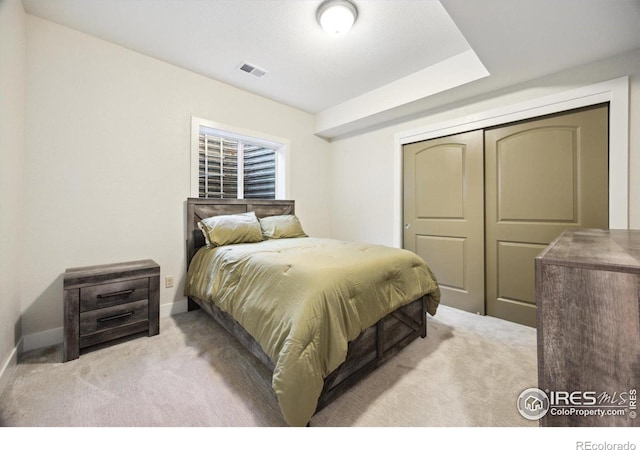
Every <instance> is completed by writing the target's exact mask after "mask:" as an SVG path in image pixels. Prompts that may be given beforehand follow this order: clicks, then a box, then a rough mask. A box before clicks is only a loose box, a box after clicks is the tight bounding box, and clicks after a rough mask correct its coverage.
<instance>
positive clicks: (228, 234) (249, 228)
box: [198, 211, 263, 248]
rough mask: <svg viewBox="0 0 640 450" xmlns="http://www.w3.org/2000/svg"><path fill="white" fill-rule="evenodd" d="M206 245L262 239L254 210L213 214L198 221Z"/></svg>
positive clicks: (214, 245)
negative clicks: (220, 214) (222, 214)
mask: <svg viewBox="0 0 640 450" xmlns="http://www.w3.org/2000/svg"><path fill="white" fill-rule="evenodd" d="M198 228H200V230H201V231H202V234H203V235H204V240H205V241H206V242H207V247H209V248H211V247H218V246H221V245H227V244H241V243H244V242H260V241H262V240H263V239H262V230H261V229H260V222H258V218H257V217H256V213H255V212H254V211H250V212H247V213H242V214H230V215H226V216H214V217H208V218H206V219H202V220H201V221H200V222H198Z"/></svg>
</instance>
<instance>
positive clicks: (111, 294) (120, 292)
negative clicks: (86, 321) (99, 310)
mask: <svg viewBox="0 0 640 450" xmlns="http://www.w3.org/2000/svg"><path fill="white" fill-rule="evenodd" d="M133 291H135V289H127V290H126V291H118V292H110V293H108V294H98V298H107V297H115V296H116V295H128V294H132V293H133Z"/></svg>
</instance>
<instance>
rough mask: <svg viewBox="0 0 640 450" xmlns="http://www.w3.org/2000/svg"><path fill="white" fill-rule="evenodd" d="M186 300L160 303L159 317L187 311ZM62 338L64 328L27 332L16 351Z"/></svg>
mask: <svg viewBox="0 0 640 450" xmlns="http://www.w3.org/2000/svg"><path fill="white" fill-rule="evenodd" d="M187 305H188V302H187V300H180V301H177V302H173V303H165V304H162V305H160V318H163V317H169V316H175V315H176V314H181V313H184V312H187ZM63 340H64V328H62V327H59V328H54V329H51V330H46V331H41V332H39V333H32V334H27V335H25V336H23V337H22V339H21V345H19V346H17V347H16V348H17V349H18V353H20V354H22V353H23V352H28V351H30V350H35V349H37V348H43V347H50V346H52V345H58V344H60V343H62V341H63Z"/></svg>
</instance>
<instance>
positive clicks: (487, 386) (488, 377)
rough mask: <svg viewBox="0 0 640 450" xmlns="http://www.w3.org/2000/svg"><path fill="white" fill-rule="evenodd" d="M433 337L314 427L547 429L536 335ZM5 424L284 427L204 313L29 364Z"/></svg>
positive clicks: (261, 371)
mask: <svg viewBox="0 0 640 450" xmlns="http://www.w3.org/2000/svg"><path fill="white" fill-rule="evenodd" d="M427 329H428V336H427V338H425V339H417V340H416V341H414V342H413V343H412V344H410V345H409V346H408V347H407V348H405V349H404V350H403V351H401V352H400V353H399V354H398V355H396V356H395V357H394V358H392V359H391V360H390V361H388V362H387V363H385V364H384V365H383V366H381V367H380V368H378V369H377V370H376V371H375V372H374V373H373V374H371V375H369V376H368V377H367V378H365V379H364V380H362V381H361V382H360V383H359V384H357V385H356V386H354V387H353V388H352V389H350V390H349V391H348V392H346V393H345V394H344V395H343V396H341V397H340V398H339V399H337V400H336V401H334V402H333V403H332V404H330V405H329V406H327V407H326V408H325V409H323V410H322V411H320V412H318V413H317V414H316V415H315V416H314V417H313V418H312V420H311V426H312V427H343V426H363V427H364V426H366V427H389V426H394V427H405V426H406V427H408V426H410V427H457V426H464V427H523V426H537V422H531V421H528V420H526V419H524V418H523V417H521V416H520V414H519V413H518V411H517V409H516V401H517V398H518V395H519V394H520V393H521V392H522V391H523V390H524V389H526V388H529V387H532V386H536V385H537V372H536V370H537V368H536V367H537V365H536V330H535V329H533V328H530V327H525V326H522V325H517V324H514V323H510V322H506V321H503V320H499V319H495V318H492V317H487V316H478V315H474V314H470V313H466V312H463V311H459V310H456V309H453V308H449V307H446V306H441V307H440V308H439V310H438V313H437V314H436V316H435V317H431V316H429V319H428V326H427ZM0 425H2V426H8V427H60V426H64V427H75V426H81V427H96V426H98V427H103V426H118V427H183V426H191V427H226V426H229V427H231V426H233V427H241V426H276V427H280V426H286V424H285V422H284V421H283V419H282V416H281V414H280V411H279V408H278V403H277V401H276V399H275V397H274V395H273V393H272V391H271V389H270V374H269V372H268V371H267V370H266V369H265V368H264V367H262V366H261V365H260V363H259V362H258V361H257V360H256V359H255V358H254V357H253V356H252V355H251V354H250V353H249V352H247V351H246V350H245V349H244V348H243V347H242V346H241V345H240V344H238V343H237V342H236V341H235V340H234V339H233V338H232V337H231V336H230V335H229V334H228V333H227V332H226V331H224V330H223V329H222V328H221V327H220V326H219V325H217V324H216V323H215V322H214V320H213V319H211V318H210V317H209V316H208V315H207V314H206V313H205V312H203V311H201V310H198V311H191V312H188V313H184V314H179V315H176V316H172V317H167V318H163V319H162V320H161V322H160V334H159V335H157V336H154V337H146V336H142V337H140V336H138V337H136V338H133V339H125V340H123V341H121V342H118V343H117V344H116V345H103V346H100V347H97V348H95V349H93V350H91V351H85V352H82V353H81V356H80V358H79V359H77V360H74V361H70V362H67V363H62V346H61V345H58V346H55V347H50V348H46V349H40V350H35V351H32V352H28V353H26V354H24V355H23V356H22V357H21V359H20V361H19V363H18V365H17V366H16V367H15V368H13V369H12V374H11V379H10V382H9V384H8V386H7V388H6V389H5V391H4V392H3V393H2V396H0Z"/></svg>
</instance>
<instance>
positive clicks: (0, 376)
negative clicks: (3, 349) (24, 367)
mask: <svg viewBox="0 0 640 450" xmlns="http://www.w3.org/2000/svg"><path fill="white" fill-rule="evenodd" d="M21 344H22V339H20V342H18V345H16V346H15V347H14V348H13V350H11V353H10V354H9V357H8V358H7V360H6V361H5V362H4V364H3V365H2V369H0V395H2V393H3V392H4V389H5V388H6V387H7V385H8V384H9V378H11V372H12V370H13V368H14V367H15V366H16V364H18V348H19V347H20V346H21Z"/></svg>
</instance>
